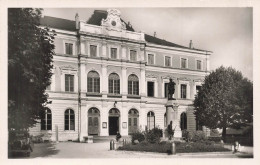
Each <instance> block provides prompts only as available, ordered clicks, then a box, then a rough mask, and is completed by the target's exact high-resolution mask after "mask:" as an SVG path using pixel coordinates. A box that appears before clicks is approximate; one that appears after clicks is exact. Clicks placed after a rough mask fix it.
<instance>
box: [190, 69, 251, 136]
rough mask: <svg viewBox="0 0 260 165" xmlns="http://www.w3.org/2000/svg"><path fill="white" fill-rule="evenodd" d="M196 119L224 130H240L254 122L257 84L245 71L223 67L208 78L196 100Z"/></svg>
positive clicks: (223, 132) (223, 133)
mask: <svg viewBox="0 0 260 165" xmlns="http://www.w3.org/2000/svg"><path fill="white" fill-rule="evenodd" d="M194 107H195V112H194V114H195V116H196V118H197V120H198V121H199V122H201V123H202V124H203V125H205V126H207V127H209V128H211V129H215V128H222V130H223V131H222V138H223V139H224V140H225V137H226V128H227V127H231V128H240V127H241V126H244V125H246V124H247V123H250V122H252V118H253V83H252V82H250V81H249V80H248V79H246V78H244V77H243V76H242V74H241V72H239V71H236V70H235V69H233V68H231V67H228V68H225V67H223V66H221V67H220V68H218V69H216V70H215V71H213V72H211V73H210V74H209V75H208V76H206V77H205V81H204V84H203V85H202V87H201V90H200V91H199V92H198V94H197V95H196V97H195V100H194Z"/></svg>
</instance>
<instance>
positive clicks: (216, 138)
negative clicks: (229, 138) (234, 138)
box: [208, 136, 222, 142]
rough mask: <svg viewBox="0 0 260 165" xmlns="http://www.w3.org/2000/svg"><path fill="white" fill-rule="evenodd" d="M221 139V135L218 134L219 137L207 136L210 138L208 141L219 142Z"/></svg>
mask: <svg viewBox="0 0 260 165" xmlns="http://www.w3.org/2000/svg"><path fill="white" fill-rule="evenodd" d="M221 139H222V137H221V136H220V137H215V136H214V137H208V140H210V141H214V142H220V141H221Z"/></svg>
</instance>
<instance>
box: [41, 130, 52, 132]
mask: <svg viewBox="0 0 260 165" xmlns="http://www.w3.org/2000/svg"><path fill="white" fill-rule="evenodd" d="M41 132H52V129H51V130H42V129H41Z"/></svg>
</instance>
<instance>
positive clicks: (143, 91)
mask: <svg viewBox="0 0 260 165" xmlns="http://www.w3.org/2000/svg"><path fill="white" fill-rule="evenodd" d="M145 82H146V81H145V67H141V80H140V84H139V85H140V94H141V97H145V96H146V86H145Z"/></svg>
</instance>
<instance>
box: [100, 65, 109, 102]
mask: <svg viewBox="0 0 260 165" xmlns="http://www.w3.org/2000/svg"><path fill="white" fill-rule="evenodd" d="M101 82H102V97H105V98H106V97H107V93H108V75H107V65H106V64H102V81H101Z"/></svg>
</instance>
